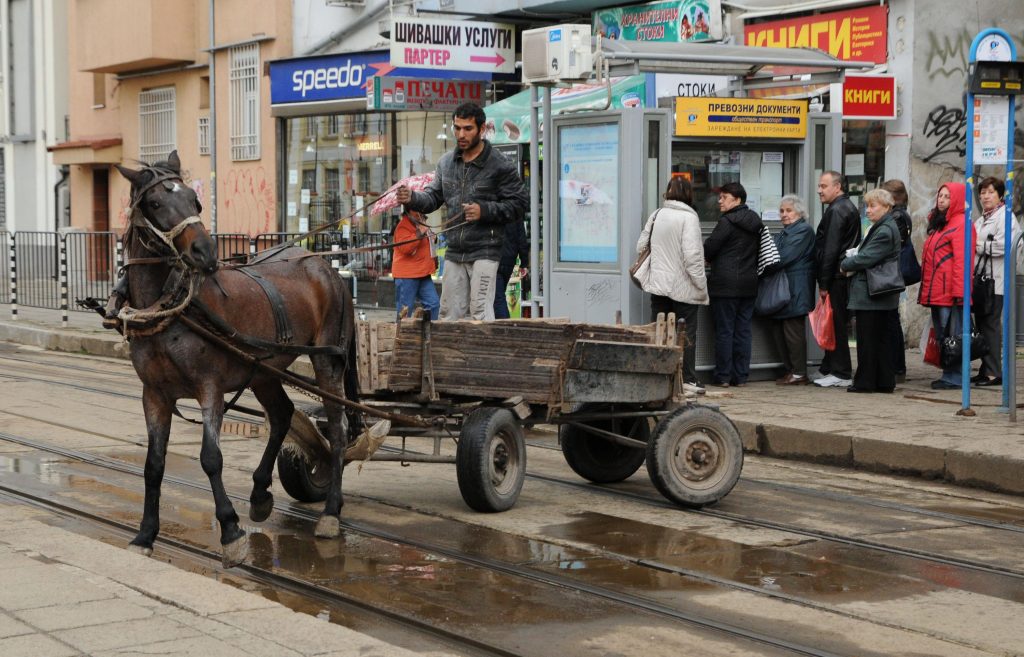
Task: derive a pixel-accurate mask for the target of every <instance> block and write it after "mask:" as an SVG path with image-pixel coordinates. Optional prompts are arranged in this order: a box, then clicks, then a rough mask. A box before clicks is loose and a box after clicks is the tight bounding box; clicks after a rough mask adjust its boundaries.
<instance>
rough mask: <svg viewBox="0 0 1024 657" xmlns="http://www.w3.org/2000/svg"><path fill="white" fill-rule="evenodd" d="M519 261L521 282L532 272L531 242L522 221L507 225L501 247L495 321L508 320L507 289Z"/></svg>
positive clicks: (495, 300) (495, 296)
mask: <svg viewBox="0 0 1024 657" xmlns="http://www.w3.org/2000/svg"><path fill="white" fill-rule="evenodd" d="M516 258H518V259H519V280H523V279H525V278H526V276H527V274H528V273H529V272H530V240H529V238H527V237H526V225H525V223H524V222H522V221H513V222H512V223H510V224H505V243H504V244H502V245H501V260H500V261H498V284H497V285H496V286H495V287H494V319H508V318H509V312H508V299H507V298H505V288H506V287H507V286H508V281H509V279H510V278H512V270H514V269H515V268H516Z"/></svg>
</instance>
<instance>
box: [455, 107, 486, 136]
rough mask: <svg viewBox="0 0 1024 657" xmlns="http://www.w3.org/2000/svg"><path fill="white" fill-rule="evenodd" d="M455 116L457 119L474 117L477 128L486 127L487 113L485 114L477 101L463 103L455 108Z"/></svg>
mask: <svg viewBox="0 0 1024 657" xmlns="http://www.w3.org/2000/svg"><path fill="white" fill-rule="evenodd" d="M455 118H457V119H473V121H474V123H476V128H477V130H479V129H481V128H483V127H484V124H485V123H487V115H486V114H484V110H483V108H482V107H480V106H479V105H477V104H476V103H462V104H461V105H459V106H458V107H456V108H455Z"/></svg>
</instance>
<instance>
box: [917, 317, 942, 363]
mask: <svg viewBox="0 0 1024 657" xmlns="http://www.w3.org/2000/svg"><path fill="white" fill-rule="evenodd" d="M925 331H927V333H928V337H927V338H925V339H924V340H922V342H924V343H925V344H924V346H923V347H922V348H921V351H923V352H924V362H926V363H928V364H929V365H934V366H935V367H942V345H940V344H939V341H938V340H937V339H936V338H935V329H934V328H933V327H931V326H929V327H928V328H926V329H925Z"/></svg>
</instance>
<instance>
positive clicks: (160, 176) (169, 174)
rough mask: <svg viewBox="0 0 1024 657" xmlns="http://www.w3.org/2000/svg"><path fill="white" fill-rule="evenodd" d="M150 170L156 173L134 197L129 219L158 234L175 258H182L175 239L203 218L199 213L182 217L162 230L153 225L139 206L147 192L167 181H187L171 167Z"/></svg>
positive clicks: (137, 225) (150, 168)
mask: <svg viewBox="0 0 1024 657" xmlns="http://www.w3.org/2000/svg"><path fill="white" fill-rule="evenodd" d="M148 170H149V171H153V172H154V173H155V174H156V175H155V176H154V178H153V180H151V181H149V182H148V183H146V185H145V186H144V187H142V188H140V189H139V190H138V191H137V192H135V194H134V198H133V199H132V204H131V206H130V207H129V209H130V214H129V217H130V219H129V220H130V222H131V224H132V226H135V227H137V228H143V229H145V230H148V231H149V232H150V233H152V234H154V235H156V236H157V237H158V238H159V239H160V241H161V242H163V243H164V244H166V245H167V248H169V249H170V250H171V253H172V254H174V260H180V259H181V254H180V253H179V252H178V248H177V247H176V246H174V240H175V239H177V237H178V236H179V235H181V233H182V232H184V230H185V229H186V228H188V227H189V226H191V225H192V224H197V223H202V219H201V218H200V217H199V215H198V214H194V215H192V216H190V217H186V218H185V219H182V220H181V221H180V222H179V223H178V224H176V225H175V226H174V227H173V228H171V229H170V230H160V229H159V228H158V227H156V226H155V225H153V222H151V221H150V220H149V219H148V218H147V217H146V215H145V214H143V213H142V209H141V208H140V207H139V205H140V204H141V203H142V199H143V197H144V196H145V195H146V192H148V191H149V190H151V189H153V187H155V186H157V185H158V184H161V183H166V182H167V181H173V182H175V183H179V182H180V183H181V184H182V185H184V184H185V181H184V180H182V179H181V174H179V173H177V172H176V171H172V170H170V169H161V168H158V167H148Z"/></svg>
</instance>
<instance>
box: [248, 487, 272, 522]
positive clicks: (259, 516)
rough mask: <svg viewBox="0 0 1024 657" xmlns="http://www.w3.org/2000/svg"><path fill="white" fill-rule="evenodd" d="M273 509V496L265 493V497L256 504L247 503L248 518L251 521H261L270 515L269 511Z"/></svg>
mask: <svg viewBox="0 0 1024 657" xmlns="http://www.w3.org/2000/svg"><path fill="white" fill-rule="evenodd" d="M273 510H274V496H273V495H272V494H270V493H267V497H266V499H265V500H263V501H262V502H259V503H256V504H252V503H250V504H249V520H252V521H253V522H263V521H264V520H266V519H267V518H269V517H270V512H271V511H273Z"/></svg>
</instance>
